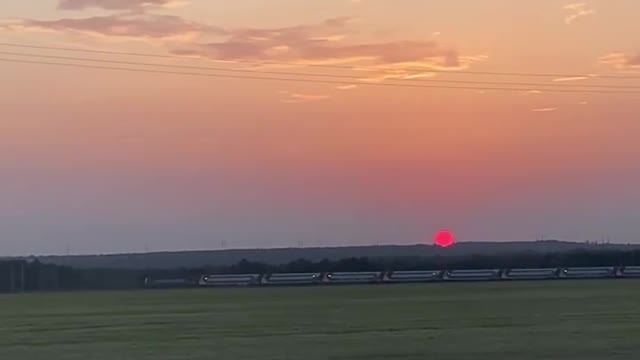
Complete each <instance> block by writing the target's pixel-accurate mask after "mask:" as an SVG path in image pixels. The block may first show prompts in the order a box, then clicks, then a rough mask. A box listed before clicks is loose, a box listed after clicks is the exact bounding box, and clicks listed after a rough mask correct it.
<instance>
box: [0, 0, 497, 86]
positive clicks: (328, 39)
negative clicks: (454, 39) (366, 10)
mask: <svg viewBox="0 0 640 360" xmlns="http://www.w3.org/2000/svg"><path fill="white" fill-rule="evenodd" d="M60 4H61V6H65V7H66V8H72V9H81V8H85V7H90V6H93V7H95V6H98V5H100V6H102V7H103V8H108V9H124V8H127V7H136V6H143V7H144V6H147V7H148V6H169V4H176V2H175V1H169V0H154V1H142V0H135V1H134V0H108V1H105V2H101V1H98V0H74V1H63V2H61V3H60ZM355 22H357V19H354V18H351V17H337V18H330V19H327V20H325V21H322V22H320V23H314V24H300V25H293V26H286V27H265V28H222V27H218V26H214V25H209V24H204V23H201V22H197V21H191V20H187V19H185V18H182V17H179V16H172V15H164V14H157V13H152V12H147V11H141V12H136V11H118V12H116V13H113V14H108V15H100V16H92V17H84V18H82V17H69V18H62V19H57V20H35V19H22V20H19V21H16V22H13V23H10V24H5V25H0V30H2V29H5V30H6V29H9V30H12V31H15V32H33V31H43V32H57V33H61V34H81V35H89V36H93V37H103V38H109V39H124V40H132V39H135V40H143V41H154V42H156V43H159V44H161V45H162V46H167V47H168V50H169V52H171V53H173V54H176V55H184V56H196V57H201V58H207V59H211V60H216V61H229V62H234V61H235V62H249V63H258V65H261V66H273V65H269V64H265V63H272V64H273V63H279V66H280V67H293V66H306V65H320V64H323V65H328V64H334V65H336V64H342V65H349V66H353V67H354V70H358V71H359V72H360V73H361V74H362V75H363V76H362V78H363V79H367V80H370V81H384V80H387V79H414V78H421V77H429V76H434V75H435V74H434V73H433V70H462V69H467V68H469V67H470V66H471V65H473V64H475V63H478V62H482V61H485V60H486V59H487V58H488V56H486V55H469V54H460V52H459V51H458V50H457V49H455V48H454V47H451V46H447V45H445V44H442V43H440V42H437V41H434V40H391V41H370V42H358V41H354V38H355V37H353V36H352V35H353V34H355V33H357V30H356V29H354V26H353V24H354V23H355ZM260 63H262V64H260ZM258 65H256V66H258Z"/></svg>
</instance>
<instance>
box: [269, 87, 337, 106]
mask: <svg viewBox="0 0 640 360" xmlns="http://www.w3.org/2000/svg"><path fill="white" fill-rule="evenodd" d="M280 94H281V95H283V96H284V98H282V99H281V100H280V101H281V102H283V103H287V104H300V103H308V102H315V101H321V100H325V99H328V98H329V95H316V94H303V93H296V92H291V91H286V90H285V91H280Z"/></svg>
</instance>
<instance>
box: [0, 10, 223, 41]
mask: <svg viewBox="0 0 640 360" xmlns="http://www.w3.org/2000/svg"><path fill="white" fill-rule="evenodd" d="M7 27H8V28H10V29H13V30H16V31H20V30H22V31H53V32H71V33H83V34H89V35H94V36H109V37H127V38H152V39H168V38H193V37H195V36H198V35H199V34H202V33H205V32H206V33H220V32H222V30H221V29H218V28H215V27H211V26H207V25H204V24H200V23H197V22H192V21H188V20H185V19H183V18H181V17H179V16H171V15H155V14H144V13H140V14H113V15H106V16H95V17H88V18H79V19H72V18H66V19H59V20H51V21H40V20H29V19H26V20H22V21H20V22H18V23H14V24H11V25H8V26H7Z"/></svg>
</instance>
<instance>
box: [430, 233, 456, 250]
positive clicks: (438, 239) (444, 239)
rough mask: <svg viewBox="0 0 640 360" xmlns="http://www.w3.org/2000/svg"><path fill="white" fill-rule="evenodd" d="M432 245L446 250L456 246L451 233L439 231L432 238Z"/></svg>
mask: <svg viewBox="0 0 640 360" xmlns="http://www.w3.org/2000/svg"><path fill="white" fill-rule="evenodd" d="M433 243H434V244H435V245H437V246H440V247H443V248H448V247H451V246H453V245H455V244H456V239H455V237H454V236H453V233H452V232H451V231H449V230H441V231H438V233H437V234H436V236H435V237H434V238H433Z"/></svg>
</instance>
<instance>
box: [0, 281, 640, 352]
mask: <svg viewBox="0 0 640 360" xmlns="http://www.w3.org/2000/svg"><path fill="white" fill-rule="evenodd" d="M639 356H640V282H637V281H631V280H629V281H575V282H568V281H567V282H565V281H557V282H518V283H477V284H431V285H396V286H349V287H346V286H345V287H313V288H271V289H262V288H260V289H256V288H254V289H219V290H186V291H140V292H110V293H99V292H97V293H57V294H28V295H7V296H0V358H2V359H11V360H22V359H28V360H38V359H46V360H58V359H65V360H66V359H82V360H85V359H99V360H102V359H104V360H107V359H108V360H118V359H127V360H129V359H131V360H134V359H135V360H141V359H154V360H157V359H161V360H162V359H176V360H177V359H180V360H182V359H199V360H200V359H201V360H205V359H206V360H210V359H232V360H241V359H256V360H257V359H260V360H262V359H317V360H320V359H416V360H418V359H420V360H423V359H437V360H443V359H460V360H473V359H487V360H496V359H509V360H523V359H545V360H549V359H559V360H560V359H561V360H570V359H575V360H578V359H579V360H586V359H593V360H595V359H598V360H602V359H629V360H631V359H638V357H639Z"/></svg>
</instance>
